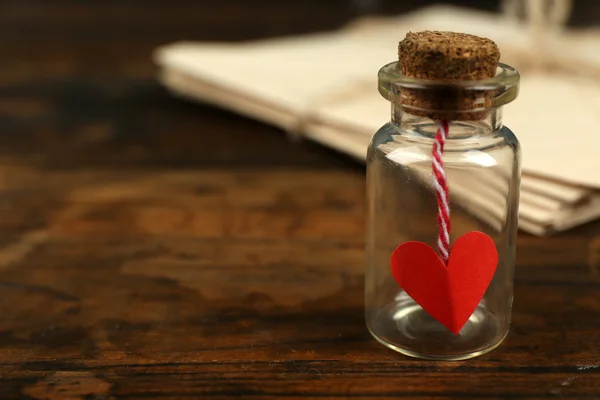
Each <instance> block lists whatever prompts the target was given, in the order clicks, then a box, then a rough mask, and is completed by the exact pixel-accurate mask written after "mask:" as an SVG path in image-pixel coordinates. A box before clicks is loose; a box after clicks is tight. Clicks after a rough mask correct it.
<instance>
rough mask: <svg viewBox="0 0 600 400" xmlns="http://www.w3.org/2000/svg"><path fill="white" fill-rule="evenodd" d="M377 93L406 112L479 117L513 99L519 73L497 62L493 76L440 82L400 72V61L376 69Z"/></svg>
mask: <svg viewBox="0 0 600 400" xmlns="http://www.w3.org/2000/svg"><path fill="white" fill-rule="evenodd" d="M378 78H379V93H380V94H381V95H382V96H383V97H384V98H385V99H387V100H388V101H391V102H393V103H395V104H398V105H401V106H402V108H403V109H405V110H406V111H407V112H410V113H413V114H417V115H422V116H426V117H430V118H433V119H444V118H447V117H452V118H449V119H457V118H460V119H479V118H481V114H482V113H485V112H487V111H488V110H490V109H494V108H497V107H501V106H503V105H505V104H508V103H510V102H511V101H513V100H514V99H515V98H516V97H517V95H518V93H519V79H520V76H519V72H518V71H517V70H516V69H514V68H513V67H511V66H509V65H506V64H503V63H499V64H498V68H497V69H496V75H495V76H494V77H493V78H487V79H479V80H471V81H452V82H444V81H439V80H429V79H418V78H413V77H410V76H407V75H404V74H403V73H402V69H401V68H400V62H398V61H396V62H392V63H389V64H387V65H385V66H384V67H382V68H381V69H380V70H379V73H378Z"/></svg>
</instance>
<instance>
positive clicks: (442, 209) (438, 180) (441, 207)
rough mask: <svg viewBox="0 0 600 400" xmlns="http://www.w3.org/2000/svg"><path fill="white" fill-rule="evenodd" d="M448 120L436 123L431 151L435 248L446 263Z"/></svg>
mask: <svg viewBox="0 0 600 400" xmlns="http://www.w3.org/2000/svg"><path fill="white" fill-rule="evenodd" d="M448 129H449V128H448V121H441V122H439V123H438V130H437V132H436V134H435V143H434V144H433V152H432V159H433V162H432V164H433V165H432V167H433V176H434V179H433V186H434V187H435V195H436V198H437V206H438V216H437V222H438V238H437V250H438V254H439V255H440V258H441V260H442V262H443V263H444V264H445V265H447V264H448V257H449V256H450V205H449V200H448V181H447V179H446V171H444V160H443V159H442V155H443V154H444V144H445V143H446V139H447V138H448Z"/></svg>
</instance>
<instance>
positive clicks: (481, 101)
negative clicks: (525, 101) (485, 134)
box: [398, 31, 500, 119]
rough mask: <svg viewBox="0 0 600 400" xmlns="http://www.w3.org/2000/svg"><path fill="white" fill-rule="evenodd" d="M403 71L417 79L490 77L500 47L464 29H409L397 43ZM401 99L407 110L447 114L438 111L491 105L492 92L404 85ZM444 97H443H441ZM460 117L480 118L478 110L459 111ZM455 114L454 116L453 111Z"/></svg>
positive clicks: (497, 58)
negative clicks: (473, 111) (407, 86)
mask: <svg viewBox="0 0 600 400" xmlns="http://www.w3.org/2000/svg"><path fill="white" fill-rule="evenodd" d="M398 58H399V61H400V66H401V70H402V73H403V74H404V75H406V76H410V77H412V78H416V79H425V80H436V81H440V82H444V83H451V82H457V81H472V80H480V79H486V78H493V77H494V76H495V75H496V69H497V67H498V61H499V60H500V50H499V49H498V46H497V45H496V43H494V42H493V41H492V40H490V39H487V38H482V37H478V36H474V35H469V34H466V33H455V32H438V31H423V32H414V33H413V32H409V33H408V34H407V35H406V37H405V38H404V40H402V41H401V42H400V44H399V45H398ZM402 92H403V93H401V103H402V105H403V106H404V108H405V109H407V111H408V112H411V113H413V114H416V115H421V116H427V117H430V118H434V119H439V118H442V117H447V116H449V115H446V116H445V115H443V113H440V111H443V110H448V111H456V112H459V114H465V113H460V111H461V110H462V111H468V110H472V109H475V108H479V109H480V110H481V108H488V107H490V106H491V105H492V94H491V93H465V92H461V91H460V90H457V91H456V92H455V93H454V92H453V93H451V94H452V96H450V97H448V95H449V94H450V93H448V91H447V90H445V91H443V92H440V93H437V94H436V93H435V91H431V90H429V91H426V90H411V89H404V90H402ZM444 97H445V98H444ZM459 116H460V117H461V118H462V119H479V118H481V117H482V114H481V112H478V113H474V114H471V115H459ZM454 117H457V116H456V115H454Z"/></svg>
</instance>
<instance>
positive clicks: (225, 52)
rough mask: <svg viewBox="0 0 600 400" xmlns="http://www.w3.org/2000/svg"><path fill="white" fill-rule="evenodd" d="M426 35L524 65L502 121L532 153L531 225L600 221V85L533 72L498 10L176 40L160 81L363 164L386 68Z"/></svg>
mask: <svg viewBox="0 0 600 400" xmlns="http://www.w3.org/2000/svg"><path fill="white" fill-rule="evenodd" d="M422 29H441V30H461V31H464V30H465V29H467V31H468V32H471V33H474V34H478V35H484V36H489V37H491V38H492V39H494V40H496V41H497V42H498V43H499V45H500V47H501V48H502V49H503V60H504V61H507V59H508V60H511V61H510V62H514V64H516V65H517V66H519V65H523V80H522V86H521V95H520V97H519V98H518V99H517V101H515V102H514V103H513V104H510V105H508V106H507V107H506V110H505V113H504V121H505V123H506V125H507V126H510V127H511V129H513V130H514V131H515V132H516V133H517V135H518V137H519V139H520V141H521V143H522V147H523V155H524V156H523V173H524V176H523V181H522V200H521V211H520V216H521V219H522V221H523V223H522V224H521V226H522V228H523V229H525V230H528V231H530V232H532V233H534V234H546V233H548V232H553V231H558V230H562V229H568V228H569V227H571V226H573V224H578V223H582V222H585V221H587V220H589V219H590V218H595V217H597V216H598V214H599V213H598V208H600V205H598V204H597V203H598V202H597V201H595V200H594V199H595V198H596V195H597V191H596V190H595V189H598V188H600V174H597V173H595V172H594V171H600V158H596V157H595V151H594V148H595V146H590V143H591V140H593V137H594V134H595V132H597V131H600V119H599V118H598V117H597V116H598V115H600V112H599V111H600V84H598V83H596V82H595V80H594V79H592V78H590V77H586V76H573V74H572V73H569V74H567V73H563V74H560V73H556V72H555V73H554V74H549V73H542V72H539V71H535V70H532V69H530V68H529V67H528V65H527V62H526V59H527V58H530V54H531V51H532V42H531V41H529V40H528V39H527V35H526V30H525V29H523V28H522V27H521V26H515V25H511V24H508V23H507V22H506V21H505V20H503V19H501V18H498V17H496V16H493V15H492V14H486V13H481V12H478V11H465V10H464V9H458V8H454V7H448V6H435V7H430V8H427V9H424V10H421V11H418V12H416V13H413V14H408V15H404V16H401V17H394V18H385V19H370V20H368V19H365V20H362V21H359V22H357V23H356V24H351V25H349V26H348V27H347V28H346V29H343V30H341V31H339V32H333V33H324V34H316V35H308V36H301V37H288V38H277V39H271V40H266V41H257V42H247V43H242V44H211V43H208V44H198V43H178V44H174V45H169V46H165V47H163V48H161V49H159V50H158V51H157V52H156V55H155V60H156V62H157V63H158V65H159V66H160V67H161V80H162V82H163V83H164V84H165V86H167V87H168V88H169V89H170V90H172V91H173V92H174V93H176V94H178V95H181V96H185V97H187V98H190V99H194V100H199V101H205V102H209V103H211V104H216V105H218V106H221V107H223V108H227V109H230V110H233V111H235V112H238V113H242V114H245V115H247V116H250V117H253V118H257V119H259V120H261V121H263V122H266V123H269V124H273V125H276V126H279V127H281V128H283V129H284V130H286V131H288V132H293V133H296V134H298V135H300V136H305V137H307V138H310V139H312V140H315V141H318V142H320V143H323V144H324V145H326V146H329V147H332V148H335V149H337V150H339V151H341V152H344V153H346V154H349V155H351V156H353V157H355V158H356V159H358V160H364V158H365V155H366V148H367V145H368V143H369V140H370V137H371V135H372V134H373V133H374V132H375V131H376V130H377V129H378V128H379V127H380V126H381V125H383V124H384V123H386V122H387V121H389V119H390V106H389V103H388V102H387V101H386V100H384V99H382V98H381V97H380V96H379V94H378V92H377V90H376V86H377V79H376V71H377V70H378V69H379V68H380V67H381V66H382V65H384V64H385V63H387V62H389V61H393V59H394V58H395V50H396V46H397V40H398V38H399V37H402V36H403V35H404V33H405V32H406V31H407V30H422ZM570 35H571V36H573V35H575V34H574V33H570ZM571 36H569V35H566V36H564V37H560V38H559V40H560V41H561V46H563V47H561V48H565V47H569V46H568V43H569V40H570V39H569V38H570V37H571ZM577 37H581V35H580V36H577ZM586 38H587V39H586V40H585V43H584V44H582V45H580V46H573V47H572V49H570V51H572V52H573V51H576V49H578V48H579V49H582V48H584V46H588V47H585V48H589V47H590V46H593V44H594V43H597V44H600V40H598V39H594V37H593V35H590V34H588V35H587V36H586ZM557 40H558V39H557ZM598 48H600V45H599V47H598ZM525 56H526V57H525ZM538 56H540V55H538ZM544 57H547V59H551V58H552V57H554V58H559V57H557V56H556V55H544ZM594 57H596V58H597V56H593V57H588V59H589V60H588V61H586V63H587V68H588V70H590V69H594V68H595V64H594V63H595V62H596V61H594V60H595V59H594ZM597 61H598V65H600V60H597ZM552 62H553V63H554V64H556V65H558V63H557V61H556V60H554V61H552ZM598 70H599V71H600V67H599V68H598ZM599 76H600V75H599ZM470 196H472V197H473V198H474V199H476V201H475V202H479V203H481V205H480V207H484V208H485V207H486V206H485V204H484V203H486V202H487V203H490V204H491V203H493V202H490V201H488V200H489V199H490V198H493V197H494V196H493V193H488V194H485V193H483V194H482V193H479V194H475V195H473V194H471V195H470ZM492 208H493V206H492ZM582 210H583V211H582ZM486 212H487V213H489V214H490V215H493V214H494V212H493V211H489V210H488V211H486Z"/></svg>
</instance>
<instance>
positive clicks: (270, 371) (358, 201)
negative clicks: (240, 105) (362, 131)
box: [0, 0, 600, 400]
mask: <svg viewBox="0 0 600 400" xmlns="http://www.w3.org/2000/svg"><path fill="white" fill-rule="evenodd" d="M197 3H199V2H189V1H185V0H171V1H170V2H168V4H167V3H164V2H153V1H146V2H141V1H133V2H132V1H129V2H116V1H105V2H84V3H82V2H78V1H75V0H57V1H54V2H52V5H50V3H48V2H46V1H42V0H31V1H28V2H26V3H25V2H17V1H9V2H8V4H7V3H3V5H1V6H0V32H2V33H3V40H2V42H1V43H0V57H1V59H2V60H3V62H2V63H0V188H1V192H0V193H1V197H0V226H1V228H2V229H1V235H0V305H1V307H2V309H1V313H0V399H2V400H9V399H39V400H42V399H51V400H56V399H87V400H90V399H96V400H109V399H110V400H115V399H196V398H214V399H232V398H237V397H248V398H266V399H268V398H296V397H305V398H323V399H324V398H344V397H351V398H355V399H370V398H375V397H390V398H391V397H394V398H395V397H405V398H422V399H447V398H461V399H463V398H494V399H508V398H519V399H545V398H563V399H576V398H577V399H579V398H587V399H600V223H595V224H590V225H587V226H585V227H581V228H578V229H575V230H573V231H571V232H568V233H566V234H562V235H559V236H556V237H552V238H546V239H541V238H536V237H532V236H528V235H521V236H520V237H519V247H518V268H517V273H516V300H515V304H514V324H513V328H512V331H511V333H510V335H509V337H508V339H507V340H506V341H505V343H504V344H503V346H502V347H500V348H499V349H497V350H496V351H494V352H492V353H491V354H489V355H486V356H483V357H481V358H479V359H476V360H472V361H466V362H457V363H434V362H424V361H417V360H412V359H408V358H405V357H403V356H400V355H398V354H395V353H393V352H391V351H389V350H387V349H385V348H383V347H382V346H380V345H379V344H377V343H376V342H375V340H373V339H372V338H371V337H370V336H369V334H368V333H367V330H366V328H365V325H364V320H363V255H364V251H363V247H364V241H363V234H364V210H363V208H364V172H363V167H362V166H360V165H357V164H355V163H353V162H352V161H350V160H348V159H346V158H345V157H343V156H341V155H338V154H335V153H333V152H330V151H328V150H325V149H323V148H321V147H319V146H317V145H314V144H310V143H299V144H292V143H290V142H289V141H288V140H287V139H286V138H285V137H284V135H283V134H282V132H280V131H278V130H277V129H274V128H271V127H268V126H264V125H261V124H259V123H257V122H254V121H251V120H248V119H244V118H242V117H239V116H236V115H232V114H230V113H227V112H224V111H220V110H217V109H213V108H211V107H207V106H198V105H191V104H187V103H184V102H182V101H179V100H176V99H174V98H172V97H171V96H169V94H168V93H166V91H165V90H163V89H162V88H161V87H160V86H159V85H158V84H157V83H156V82H155V80H154V72H155V71H154V67H153V66H152V64H151V63H150V61H149V60H150V52H151V51H152V49H153V48H154V47H155V46H157V45H159V44H163V43H167V42H170V41H172V40H178V39H183V38H187V39H223V40H237V39H242V38H246V37H261V36H268V35H274V34H284V33H299V32H304V31H310V30H319V29H325V28H333V27H336V26H339V24H341V23H343V22H344V21H346V20H347V19H349V18H350V17H351V16H352V15H354V13H355V11H353V10H352V9H350V8H348V6H347V4H346V3H344V2H339V1H332V2H331V3H328V4H331V5H332V7H334V6H335V7H338V8H337V11H336V12H333V11H331V12H329V13H315V9H319V7H320V6H319V4H321V3H320V2H318V1H317V0H311V1H307V2H304V3H302V4H300V2H298V3H294V5H291V3H286V4H287V5H284V4H282V2H275V1H263V2H257V4H256V6H255V7H248V6H246V7H244V4H245V2H243V1H241V0H240V1H237V2H229V3H227V2H220V3H224V4H220V3H217V2H214V3H211V4H212V5H211V6H210V7H209V9H210V15H208V14H206V9H207V6H206V5H204V6H202V5H199V4H197ZM284 3H285V2H284ZM24 4H26V5H24ZM215 16H216V17H215ZM257 21H262V22H260V23H259V22H257ZM228 26H229V27H230V28H229V29H228V28H227V27H228ZM231 27H235V29H234V28H231Z"/></svg>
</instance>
